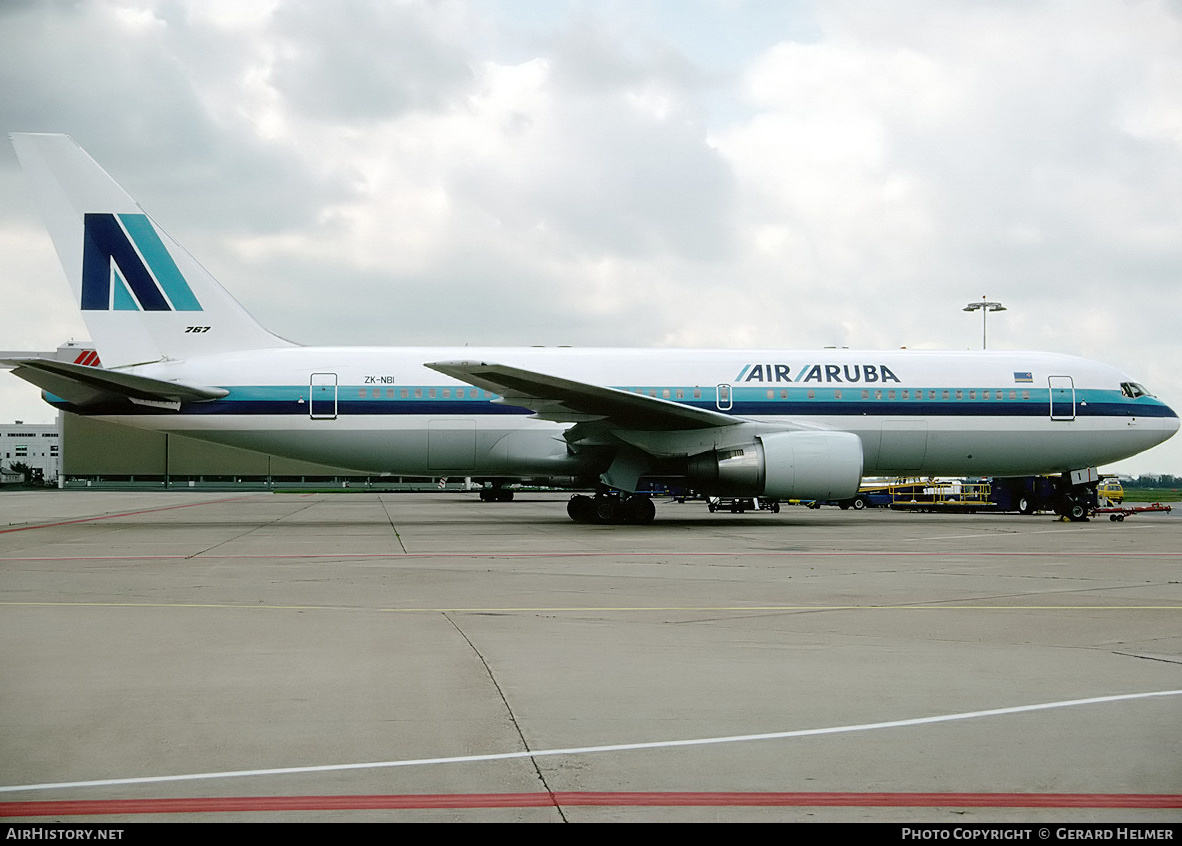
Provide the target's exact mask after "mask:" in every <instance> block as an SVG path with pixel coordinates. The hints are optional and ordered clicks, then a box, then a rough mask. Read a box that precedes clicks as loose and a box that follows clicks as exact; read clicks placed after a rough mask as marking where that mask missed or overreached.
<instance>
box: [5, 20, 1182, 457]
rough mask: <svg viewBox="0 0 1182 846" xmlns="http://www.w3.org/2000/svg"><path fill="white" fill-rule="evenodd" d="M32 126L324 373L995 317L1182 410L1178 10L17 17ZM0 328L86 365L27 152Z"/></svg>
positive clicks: (877, 337)
mask: <svg viewBox="0 0 1182 846" xmlns="http://www.w3.org/2000/svg"><path fill="white" fill-rule="evenodd" d="M0 128H2V129H3V130H4V131H5V132H11V131H46V132H66V133H69V134H70V135H72V136H74V138H75V139H76V140H77V141H78V142H79V143H80V144H81V145H82V146H83V147H84V148H86V149H87V151H88V152H90V154H91V155H92V156H94V157H95V159H97V160H98V161H99V162H100V163H101V164H102V165H103V166H104V167H105V168H106V169H107V170H108V171H109V172H110V173H111V174H112V175H113V176H115V177H116V179H118V180H119V181H120V182H121V183H122V184H123V185H124V186H125V187H126V188H128V190H129V191H130V192H131V193H132V194H133V195H135V196H136V197H137V198H138V199H139V200H140V201H141V203H142V204H143V205H144V207H145V208H146V209H147V210H148V211H149V212H150V213H152V215H153V216H154V217H155V218H156V219H157V220H158V221H159V222H160V223H161V224H162V225H163V226H164V227H165V228H166V229H168V231H169V232H170V233H171V234H172V235H173V236H174V237H176V238H177V239H178V240H179V241H181V242H182V243H184V244H185V245H186V246H187V247H188V248H189V250H190V251H191V252H193V253H194V254H195V255H196V256H197V257H198V258H199V259H201V260H202V262H203V263H204V264H205V265H206V266H207V267H209V269H210V270H212V271H213V272H214V274H215V275H216V276H217V277H218V278H219V279H220V280H221V281H222V282H223V284H224V285H225V286H226V287H227V288H228V289H230V291H231V292H232V293H233V294H234V295H235V296H236V297H238V298H239V299H240V300H241V301H242V302H243V304H244V305H246V307H247V308H248V309H249V310H250V311H251V312H252V313H253V314H254V315H255V316H256V317H257V318H258V319H259V320H260V321H261V322H262V323H264V324H265V325H266V326H267V327H268V328H270V329H272V330H274V331H276V332H277V333H279V334H281V335H284V336H286V337H288V338H291V339H292V340H297V341H300V342H303V343H373V344H390V345H396V344H465V343H468V344H498V345H530V344H572V345H578V346H662V347H682V346H717V347H769V348H775V347H779V348H803V347H817V346H825V345H839V346H850V347H865V348H874V347H883V348H897V347H900V346H907V347H913V348H947V349H965V348H978V347H979V346H980V343H981V320H980V316H979V315H973V314H968V313H965V312H964V311H963V310H962V309H963V308H964V306H965V304H966V303H968V302H969V301H972V300H978V299H980V298H981V297H982V296H988V298H989V299H991V300H1000V301H1001V302H1003V303H1004V304H1005V305H1006V307H1007V309H1008V310H1007V311H1005V312H1004V313H1000V314H997V315H994V316H993V317H992V318H991V319H990V322H989V346H990V348H1009V349H1045V350H1051V351H1057V352H1065V353H1072V354H1077V355H1083V356H1085V357H1088V358H1094V359H1098V360H1102V361H1105V362H1109V363H1112V364H1115V365H1117V366H1119V367H1121V368H1123V369H1124V370H1126V371H1127V372H1128V373H1130V374H1132V375H1133V376H1134V377H1135V378H1136V379H1137V380H1139V381H1141V382H1143V383H1144V384H1146V386H1148V387H1149V389H1150V390H1151V391H1153V392H1155V393H1157V394H1158V395H1160V396H1162V397H1163V398H1164V399H1166V400H1167V401H1168V402H1170V403H1171V404H1172V405H1174V406H1175V407H1179V406H1182V355H1180V352H1182V341H1180V331H1179V315H1180V314H1182V287H1180V284H1182V3H1179V2H1177V0H1125V2H1116V0H1111V2H1109V1H1108V0H1023V2H1014V0H996V2H990V0H928V2H919V0H891V2H871V0H825V2H821V0H817V2H789V0H619V1H618V2H617V1H616V0H599V2H592V1H591V0H471V2H468V1H467V0H454V2H452V1H451V0H439V2H418V0H334V2H323V0H269V2H265V1H264V0H252V2H242V0H78V1H77V2H68V0H44V1H43V2H37V0H5V2H3V3H0ZM0 297H2V298H0V302H2V303H3V304H4V305H3V308H4V319H3V322H2V323H0V349H52V348H54V347H56V346H57V345H58V344H59V343H60V342H62V341H64V340H66V339H68V338H71V337H75V338H85V337H86V330H85V328H84V327H83V325H82V323H81V321H80V320H79V319H78V317H77V315H76V312H75V310H74V308H73V305H72V303H71V301H70V298H69V297H68V295H67V289H66V286H65V284H64V281H63V279H62V276H61V271H60V270H59V268H58V265H57V261H56V259H55V257H54V255H53V251H52V247H51V245H50V242H49V239H48V236H47V235H46V234H45V231H44V228H43V226H42V223H41V220H40V218H39V216H38V213H37V208H36V205H35V203H34V201H33V199H32V197H31V196H30V195H29V193H28V191H27V190H26V188H25V185H24V183H23V181H22V179H21V176H20V173H19V170H18V167H17V164H16V158H15V155H14V154H13V152H12V150H11V147H10V146H9V145H7V144H5V145H4V148H3V149H2V150H0ZM0 419H4V420H7V421H11V420H13V419H23V420H26V421H49V420H51V419H52V411H51V409H49V407H48V406H45V405H44V404H42V403H41V402H40V399H39V398H38V393H37V391H36V389H34V388H32V387H31V386H27V385H25V383H23V382H21V381H20V380H18V379H16V378H14V377H12V376H11V375H6V374H3V373H0ZM1109 469H1116V470H1122V471H1125V472H1134V473H1139V472H1170V473H1182V437H1179V438H1175V439H1174V440H1173V442H1171V443H1169V444H1166V445H1164V446H1162V447H1158V448H1157V449H1155V450H1153V451H1150V452H1149V453H1146V454H1144V455H1142V456H1140V457H1137V458H1134V459H1130V460H1128V461H1125V462H1122V463H1121V464H1120V465H1117V466H1115V467H1114V468H1109Z"/></svg>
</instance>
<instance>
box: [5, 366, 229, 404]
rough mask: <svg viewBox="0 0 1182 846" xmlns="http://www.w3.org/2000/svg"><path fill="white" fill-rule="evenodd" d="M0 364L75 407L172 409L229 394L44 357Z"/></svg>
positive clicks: (227, 392) (220, 390)
mask: <svg viewBox="0 0 1182 846" xmlns="http://www.w3.org/2000/svg"><path fill="white" fill-rule="evenodd" d="M0 365H4V366H7V367H12V368H15V369H14V370H13V371H12V373H13V375H14V376H19V377H20V378H22V379H24V380H25V381H26V382H32V383H33V384H34V385H36V386H37V387H38V388H41V389H42V390H44V391H48V392H49V393H51V394H53V395H54V396H58V397H61V398H62V399H64V400H66V401H67V402H71V403H74V404H75V405H94V404H96V403H100V402H109V401H111V400H130V401H131V402H134V403H138V404H140V405H157V406H163V407H173V406H178V405H179V404H180V403H182V402H208V401H210V400H215V399H220V398H221V397H224V396H226V395H227V394H229V393H230V392H229V391H227V390H225V389H224V388H205V387H196V386H193V385H181V384H179V383H177V382H165V381H164V380H162V379H152V378H149V377H147V376H137V375H134V374H132V373H120V372H119V371H117V370H104V369H103V368H101V367H92V366H88V365H82V364H71V363H69V362H65V361H56V360H54V359H47V358H10V359H4V360H0Z"/></svg>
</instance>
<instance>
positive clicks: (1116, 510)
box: [1092, 502, 1173, 523]
mask: <svg viewBox="0 0 1182 846" xmlns="http://www.w3.org/2000/svg"><path fill="white" fill-rule="evenodd" d="M1172 510H1173V509H1172V508H1171V507H1170V506H1168V505H1162V504H1161V503H1160V502H1155V503H1153V504H1151V505H1128V506H1111V507H1106V508H1097V509H1096V510H1095V511H1093V512H1092V513H1093V514H1107V515H1108V519H1109V520H1111V521H1112V522H1114V523H1123V522H1124V519H1125V518H1126V517H1131V516H1132V515H1134V514H1149V513H1153V512H1157V513H1159V514H1168V513H1169V512H1170V511H1172Z"/></svg>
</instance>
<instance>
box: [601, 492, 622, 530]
mask: <svg viewBox="0 0 1182 846" xmlns="http://www.w3.org/2000/svg"><path fill="white" fill-rule="evenodd" d="M619 518H620V500H619V499H618V498H616V497H614V496H597V497H595V522H596V523H614V522H616V521H617V520H618V519H619Z"/></svg>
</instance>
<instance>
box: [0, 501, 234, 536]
mask: <svg viewBox="0 0 1182 846" xmlns="http://www.w3.org/2000/svg"><path fill="white" fill-rule="evenodd" d="M248 498H249V497H246V496H231V497H226V498H225V499H211V500H209V501H208V502H186V503H184V504H183V505H164V506H161V507H160V508H145V509H143V510H142V511H124V512H122V513H120V514H100V515H98V516H97V517H79V518H78V519H77V520H62V521H60V522H58V523H38V524H36V525H34V526H17V527H16V528H14V529H0V535H3V534H7V533H8V532H27V531H29V530H31V529H52V528H53V527H54V526H71V525H73V524H74V523H89V522H91V521H92V520H110V519H112V518H114V517H134V516H136V515H137V514H152V513H154V512H156V511H172V510H174V509H177V508H193V507H195V506H198V505H217V504H218V503H221V502H236V501H237V500H240V499H248Z"/></svg>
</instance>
